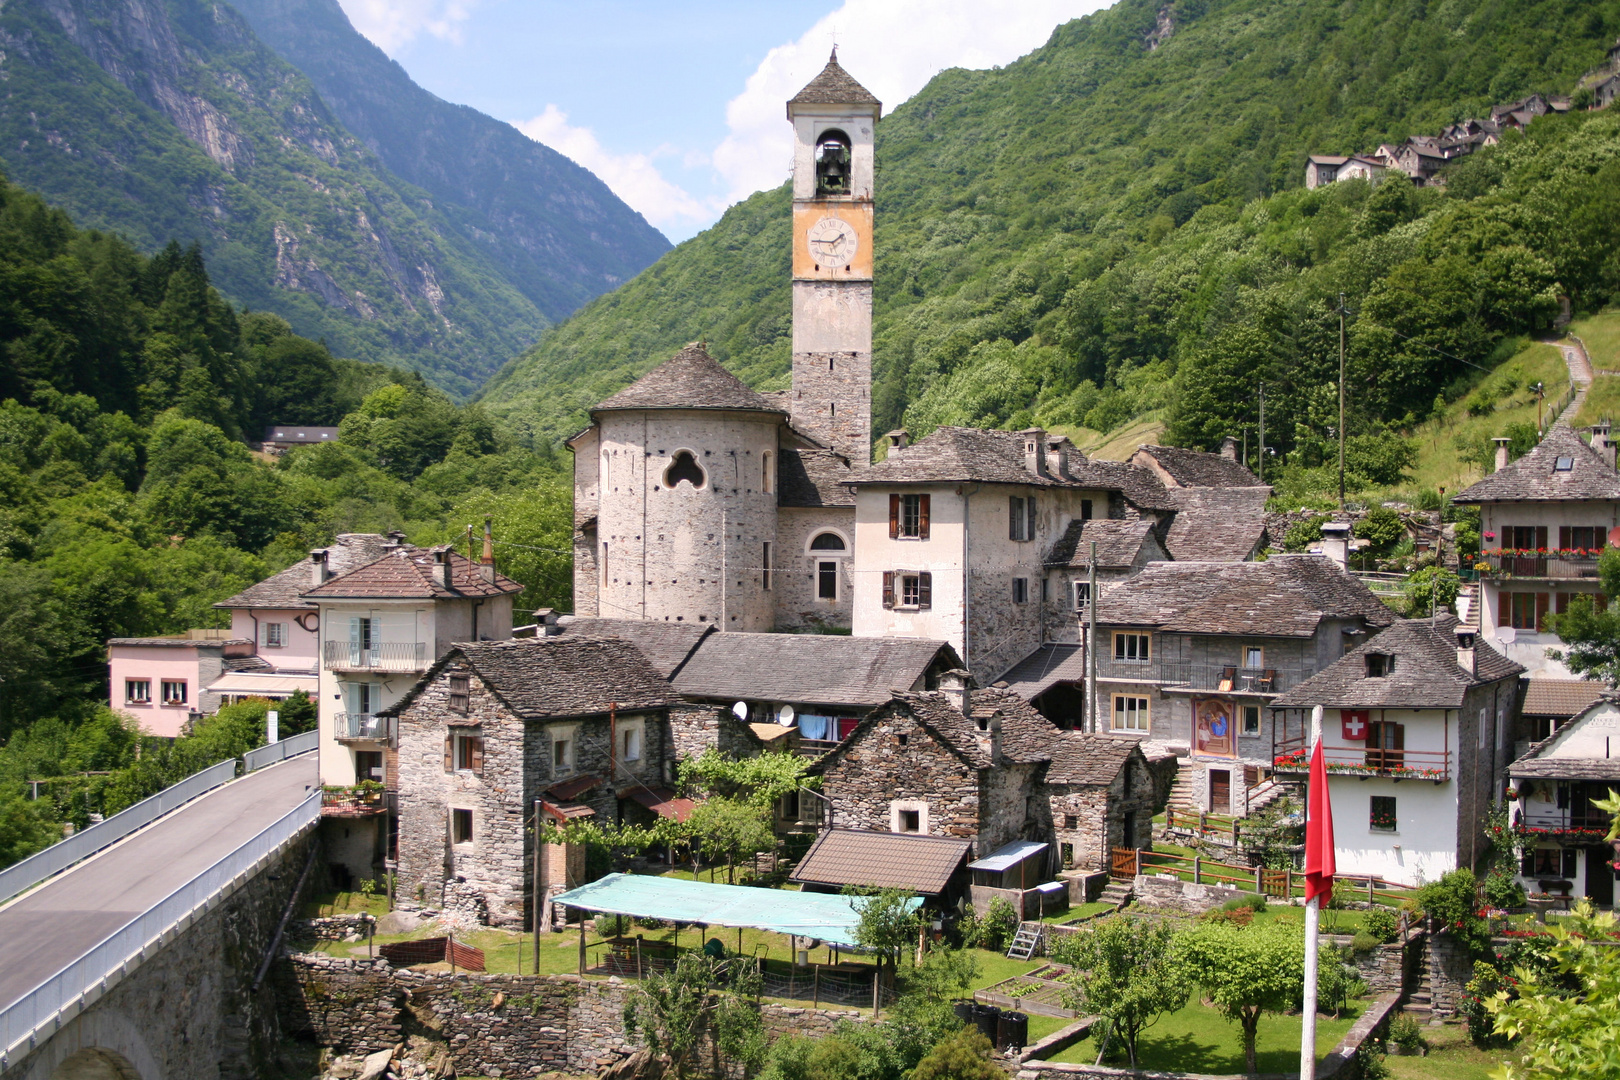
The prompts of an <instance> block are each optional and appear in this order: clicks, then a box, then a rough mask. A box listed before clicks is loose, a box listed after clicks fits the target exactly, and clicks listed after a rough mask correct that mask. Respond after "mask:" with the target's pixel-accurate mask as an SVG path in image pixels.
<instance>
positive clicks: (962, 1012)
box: [951, 999, 979, 1025]
mask: <svg viewBox="0 0 1620 1080" xmlns="http://www.w3.org/2000/svg"><path fill="white" fill-rule="evenodd" d="M978 1007H979V1003H978V1002H976V1001H969V1000H967V999H963V1000H961V1001H958V1002H957V1003H956V1004H955V1005H953V1006H951V1011H952V1012H954V1013H955V1014H956V1018H957V1019H958V1020H960V1021H962V1023H963V1024H964V1025H966V1024H973V1023H974V1022H975V1021H974V1019H973V1010H975V1009H977V1008H978Z"/></svg>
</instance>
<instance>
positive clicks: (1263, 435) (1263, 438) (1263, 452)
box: [1259, 383, 1266, 484]
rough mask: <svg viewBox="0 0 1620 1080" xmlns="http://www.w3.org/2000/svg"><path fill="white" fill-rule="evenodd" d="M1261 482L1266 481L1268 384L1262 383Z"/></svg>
mask: <svg viewBox="0 0 1620 1080" xmlns="http://www.w3.org/2000/svg"><path fill="white" fill-rule="evenodd" d="M1259 452H1260V482H1261V483H1262V484H1263V483H1265V482H1266V384H1265V383H1261V384H1260V446H1259Z"/></svg>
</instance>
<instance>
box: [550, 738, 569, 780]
mask: <svg viewBox="0 0 1620 1080" xmlns="http://www.w3.org/2000/svg"><path fill="white" fill-rule="evenodd" d="M573 768H574V742H573V740H572V739H553V740H551V770H552V772H553V773H567V772H572V771H573Z"/></svg>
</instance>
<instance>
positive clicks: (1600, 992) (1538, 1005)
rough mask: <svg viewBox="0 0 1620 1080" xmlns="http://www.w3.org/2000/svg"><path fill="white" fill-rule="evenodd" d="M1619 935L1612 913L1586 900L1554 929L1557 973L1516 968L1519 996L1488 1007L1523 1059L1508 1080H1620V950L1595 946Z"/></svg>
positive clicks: (1505, 1069) (1504, 1072)
mask: <svg viewBox="0 0 1620 1080" xmlns="http://www.w3.org/2000/svg"><path fill="white" fill-rule="evenodd" d="M1615 932H1616V920H1615V916H1614V913H1613V912H1611V911H1604V912H1597V911H1595V910H1594V909H1593V908H1592V905H1591V902H1590V901H1586V900H1583V901H1581V903H1580V904H1579V905H1577V906H1576V908H1575V912H1574V914H1573V916H1572V917H1571V918H1569V919H1567V920H1559V921H1558V922H1556V923H1553V924H1551V925H1550V926H1549V929H1548V934H1549V935H1550V936H1551V945H1550V946H1549V947H1548V949H1547V953H1548V960H1550V965H1549V966H1550V969H1551V970H1550V971H1547V970H1542V969H1540V968H1539V967H1526V966H1520V967H1516V968H1515V969H1514V972H1513V977H1514V983H1515V985H1514V986H1513V987H1512V990H1513V993H1512V994H1510V991H1509V988H1506V987H1504V988H1502V989H1499V990H1497V991H1496V993H1494V994H1492V995H1491V996H1490V997H1489V998H1487V999H1486V1000H1485V1008H1486V1010H1487V1011H1488V1012H1490V1014H1491V1015H1492V1017H1493V1018H1494V1020H1495V1031H1496V1033H1497V1034H1498V1035H1502V1036H1506V1037H1508V1038H1513V1039H1518V1040H1520V1043H1521V1049H1520V1052H1519V1055H1518V1057H1519V1060H1518V1061H1517V1062H1514V1061H1506V1062H1503V1064H1502V1068H1501V1070H1500V1073H1499V1075H1500V1076H1502V1077H1503V1078H1504V1080H1599V1078H1607V1077H1612V1076H1620V950H1617V949H1615V948H1613V947H1612V946H1608V945H1597V944H1594V942H1599V941H1607V940H1609V939H1610V938H1611V937H1612V936H1613V935H1614V934H1615Z"/></svg>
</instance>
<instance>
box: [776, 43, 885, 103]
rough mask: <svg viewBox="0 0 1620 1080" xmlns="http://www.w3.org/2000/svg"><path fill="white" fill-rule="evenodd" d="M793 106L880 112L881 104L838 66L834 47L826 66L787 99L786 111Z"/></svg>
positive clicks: (836, 51) (836, 50)
mask: <svg viewBox="0 0 1620 1080" xmlns="http://www.w3.org/2000/svg"><path fill="white" fill-rule="evenodd" d="M795 105H875V106H877V108H878V110H882V108H883V102H881V101H879V100H878V99H877V98H876V97H874V96H873V94H872V91H870V90H868V89H867V88H866V87H864V86H862V85H861V84H860V83H858V82H856V81H855V80H854V79H853V78H851V77H850V74H849V72H847V71H845V70H844V69H843V68H842V67H840V66H839V64H838V49H837V48H836V47H834V49H833V51H832V56H831V57H830V58H829V59H828V60H827V66H826V67H824V68H822V69H821V74H820V75H817V76H816V77H815V78H813V79H811V80H810V82H809V84H808V85H807V86H805V88H804V89H803V90H800V91H799V92H798V93H797V94H794V95H793V97H791V98H790V99H788V111H789V112H790V113H791V112H792V109H793V106H795Z"/></svg>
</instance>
